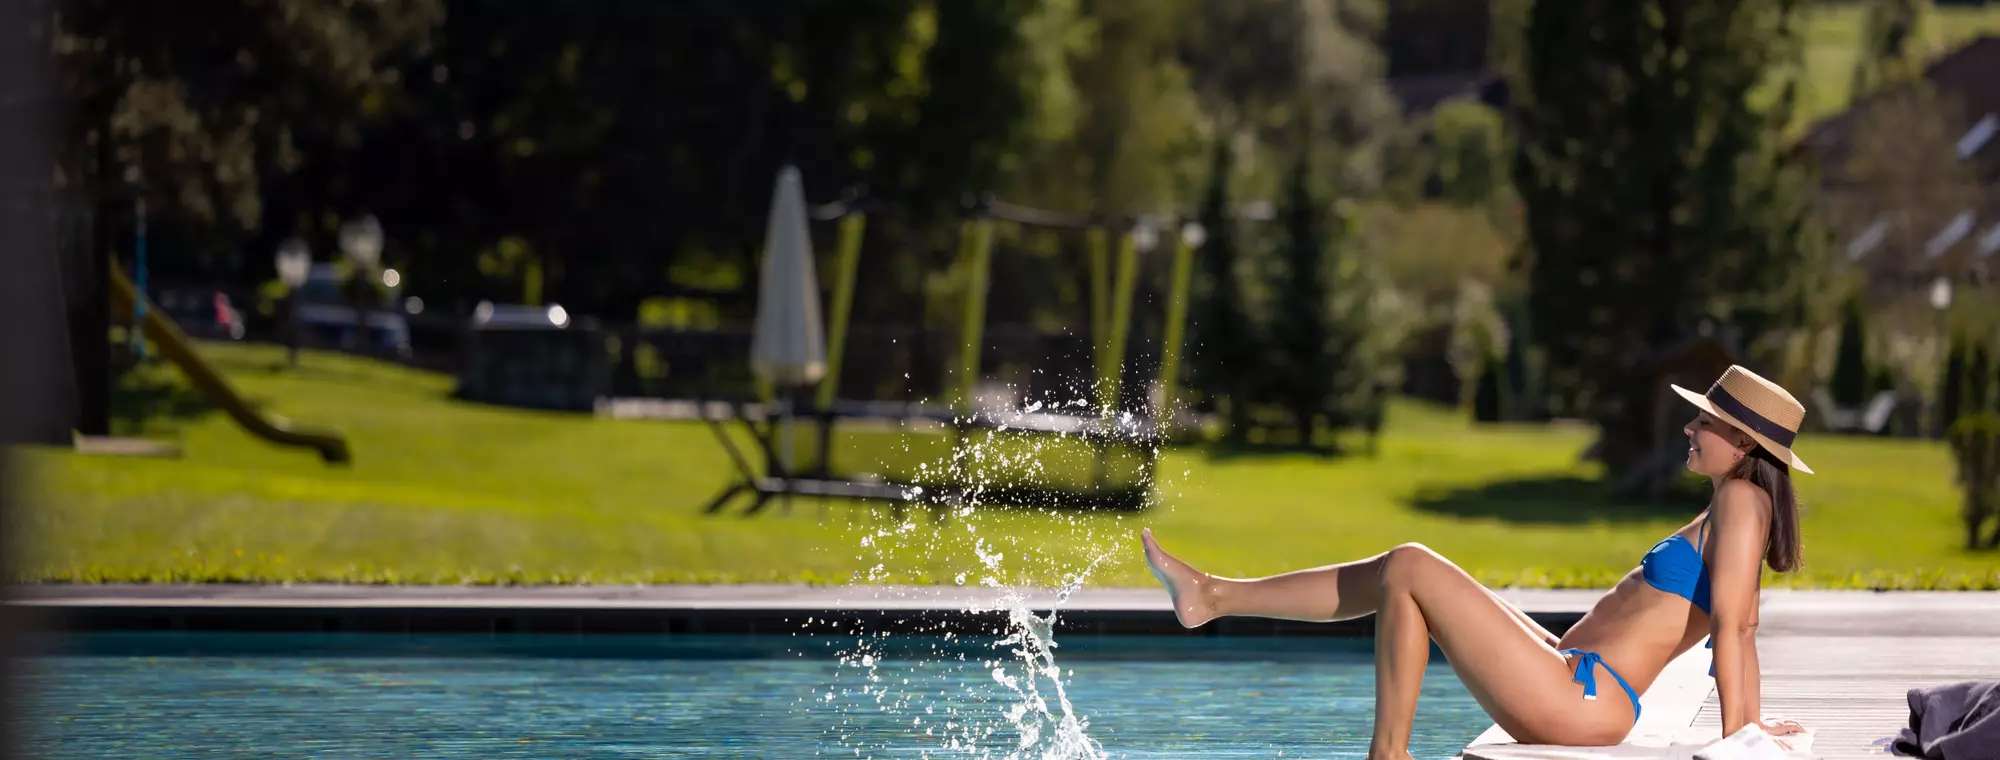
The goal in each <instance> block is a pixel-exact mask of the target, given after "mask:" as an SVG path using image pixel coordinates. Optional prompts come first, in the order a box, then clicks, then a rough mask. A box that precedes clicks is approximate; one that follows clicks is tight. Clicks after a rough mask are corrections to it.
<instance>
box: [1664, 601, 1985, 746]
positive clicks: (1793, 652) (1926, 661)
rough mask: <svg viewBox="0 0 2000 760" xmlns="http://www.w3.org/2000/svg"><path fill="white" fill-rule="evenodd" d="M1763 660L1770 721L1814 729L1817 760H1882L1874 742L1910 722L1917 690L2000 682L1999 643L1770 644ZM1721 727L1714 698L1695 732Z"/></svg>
mask: <svg viewBox="0 0 2000 760" xmlns="http://www.w3.org/2000/svg"><path fill="white" fill-rule="evenodd" d="M1995 624H1996V625H2000V622H1996V623H1995ZM1909 625H1910V627H1911V628H1912V629H1914V630H1921V629H1922V628H1923V624H1922V622H1921V620H1912V621H1910V623H1909ZM1757 659H1758V663H1759V665H1760V666H1761V667H1762V671H1763V679H1764V688H1763V694H1762V700H1763V703H1762V706H1763V708H1764V710H1763V711H1764V713H1765V714H1767V715H1782V716H1784V717H1787V718H1791V719H1793V720H1797V721H1799V722H1800V723H1803V724H1805V725H1806V726H1808V727H1810V728H1812V729H1813V730H1814V733H1815V734H1816V736H1815V738H1814V742H1813V750H1814V753H1815V754H1816V755H1818V756H1820V757H1823V758H1827V759H1828V760H1848V759H1850V758H1881V757H1883V756H1884V755H1883V753H1882V750H1881V749H1880V748H1879V747H1877V746H1875V745H1874V742H1876V741H1878V740H1881V739H1885V738H1891V737H1894V736H1895V735H1896V734H1897V732H1898V731H1900V730H1901V729H1902V728H1903V726H1904V725H1906V724H1907V723H1908V722H1909V719H1910V708H1909V701H1908V699H1907V697H1906V696H1905V695H1906V694H1907V693H1908V692H1909V690H1910V689H1913V688H1918V687H1924V686H1936V685H1939V684H1946V683H1953V682H1957V681H1970V680H1980V679H1990V678H1994V677H1996V676H2000V636H1994V637H1973V636H1764V637H1760V638H1759V641H1758V646H1757ZM1721 720H1722V712H1721V702H1720V697H1719V695H1718V694H1716V693H1715V692H1714V691H1713V690H1710V693H1709V695H1708V697H1707V699H1705V700H1703V702H1702V709H1701V712H1700V714H1699V715H1697V716H1696V717H1695V726H1696V727H1697V728H1699V729H1702V730H1705V731H1709V732H1711V733H1713V732H1717V731H1719V730H1720V727H1721Z"/></svg>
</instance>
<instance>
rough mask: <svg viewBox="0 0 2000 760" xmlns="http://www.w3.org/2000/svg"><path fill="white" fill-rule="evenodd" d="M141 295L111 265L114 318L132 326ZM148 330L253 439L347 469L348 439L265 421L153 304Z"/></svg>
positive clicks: (271, 418) (155, 342)
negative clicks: (304, 451) (313, 454)
mask: <svg viewBox="0 0 2000 760" xmlns="http://www.w3.org/2000/svg"><path fill="white" fill-rule="evenodd" d="M138 291H139V289H138V288H136V287H133V286H132V281H131V280H128V279H126V278H125V272H124V271H123V270H121V269H119V268H118V265H117V264H116V263H113V264H112V265H111V314H112V318H113V319H116V320H122V321H125V322H129V321H131V319H132V302H133V300H134V299H136V298H139V297H140V296H139V292H138ZM144 330H145V334H146V339H147V340H149V341H151V342H152V344H153V347H154V348H155V349H157V350H158V351H159V352H160V356H162V357H165V358H166V359H167V361H170V362H173V363H174V366H177V367H180V370H181V373H182V374H185V375H187V378H188V381H189V382H192V383H194V387H195V389H196V390H198V391H201V393H202V395H204V396H207V397H208V400H209V401H212V402H214V403H215V405H216V406H220V407H222V409H223V411H226V412H228V413H229V416H230V417H231V418H232V419H235V420H236V424H238V425H242V426H243V429H244V430H246V431H249V433H250V434H251V435H254V436H257V437H258V438H262V439H264V440H266V441H270V442H272V443H275V444H278V445H280V446H303V447H306V448H310V449H314V450H316V451H318V452H319V457H320V459H323V460H326V462H327V463H328V464H347V463H348V462H349V461H351V459H350V455H349V453H348V450H347V439H346V438H344V437H341V435H340V434H339V433H333V432H327V431H318V430H306V429H300V428H295V427H292V423H291V421H289V420H286V419H285V418H283V417H279V416H276V415H269V416H267V415H265V414H264V413H263V412H260V411H258V410H257V409H255V408H253V407H251V405H250V402H249V401H247V400H245V399H244V398H243V396H242V395H240V394H238V393H237V392H236V389H235V388H234V387H232V386H230V384H229V381H228V380H227V379H224V378H223V377H222V374H221V373H219V372H216V371H215V368H214V367H211V366H209V364H208V362H207V361H204V360H203V359H202V358H201V355H199V354H196V353H195V351H194V346H192V345H190V344H189V343H188V338H187V335H186V334H184V333H182V332H181V329H180V327H178V326H176V325H175V324H174V322H173V320H172V319H169V318H168V317H167V315H166V314H165V313H163V312H161V311H160V310H159V309H158V308H155V307H154V306H153V304H151V303H148V304H146V324H145V325H144Z"/></svg>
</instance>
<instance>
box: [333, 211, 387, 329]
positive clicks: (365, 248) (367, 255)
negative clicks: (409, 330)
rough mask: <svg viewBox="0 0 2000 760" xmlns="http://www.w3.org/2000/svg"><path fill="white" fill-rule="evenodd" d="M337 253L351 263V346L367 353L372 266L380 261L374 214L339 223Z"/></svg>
mask: <svg viewBox="0 0 2000 760" xmlns="http://www.w3.org/2000/svg"><path fill="white" fill-rule="evenodd" d="M340 252H341V255H343V256H346V257H347V261H348V263H351V264H353V265H354V277H353V281H352V282H350V283H349V286H350V287H352V288H353V289H354V346H355V348H356V349H357V350H359V351H360V352H361V353H367V352H368V312H369V310H370V307H371V306H372V305H373V304H372V303H371V302H372V301H373V296H374V295H375V292H376V291H375V280H376V277H377V274H376V272H375V268H376V266H377V265H379V264H380V263H381V261H382V223H381V222H378V221H376V220H375V215H374V214H363V215H362V216H361V218H359V219H355V220H353V221H350V222H348V223H346V224H343V225H340Z"/></svg>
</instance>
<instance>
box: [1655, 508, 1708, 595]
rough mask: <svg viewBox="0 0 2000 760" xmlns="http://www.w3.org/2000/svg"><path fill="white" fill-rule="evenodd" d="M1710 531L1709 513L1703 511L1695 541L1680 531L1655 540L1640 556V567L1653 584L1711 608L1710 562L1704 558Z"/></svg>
mask: <svg viewBox="0 0 2000 760" xmlns="http://www.w3.org/2000/svg"><path fill="white" fill-rule="evenodd" d="M1707 533H1708V516H1707V515H1702V518H1701V527H1700V528H1697V529H1696V530H1695V542H1694V543H1689V542H1688V540H1687V538H1686V537H1685V536H1682V535H1681V534H1679V533H1675V534H1674V535H1671V536H1668V537H1667V538H1666V540H1664V541H1661V542H1659V543H1657V544H1653V548H1652V550H1651V551H1648V552H1646V556H1645V557H1643V558H1641V559H1640V560H1639V571H1640V573H1641V574H1643V575H1645V576H1646V582H1647V583H1649V584H1651V585H1652V586H1653V588H1656V589H1659V590H1661V591H1665V592H1667V593H1669V594H1673V595H1674V596H1678V597H1681V598H1683V599H1686V600H1688V601H1690V602H1693V603H1694V606H1696V607H1699V608H1701V611H1702V612H1709V608H1708V565H1707V564H1705V563H1703V562H1702V561H1701V543H1700V542H1701V541H1702V539H1703V537H1704V536H1706V535H1707Z"/></svg>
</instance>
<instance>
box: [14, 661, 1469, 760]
mask: <svg viewBox="0 0 2000 760" xmlns="http://www.w3.org/2000/svg"><path fill="white" fill-rule="evenodd" d="M857 642H861V643H865V644H866V646H865V647H864V649H863V650H860V651H858V650H857V649H856V644H857ZM53 646H54V647H55V648H53V649H49V650H47V653H46V654H44V655H43V656H40V657H37V658H34V659H33V660H31V661H30V662H29V663H28V672H26V673H24V674H23V675H24V676H25V680H26V685H27V686H28V687H29V691H28V693H27V695H26V696H27V699H26V702H27V704H26V705H25V707H26V717H27V719H28V720H27V725H26V726H25V728H26V734H27V735H26V739H27V741H28V749H29V750H30V753H31V754H33V755H35V756H42V757H74V758H97V757H168V756H182V755H189V754H194V753H200V754H201V755H202V756H204V757H244V758H249V757H257V758H264V757H271V756H274V755H276V756H308V755H310V756H318V757H459V758H481V759H482V760H484V759H489V758H526V757H568V758H613V757H618V758H624V757H667V758H683V757H760V758H804V757H817V756H825V757H994V758H1000V757H1009V756H1014V755H1012V754H1010V753H1017V752H1019V751H1020V749H1019V747H1020V744H1021V739H1022V735H1023V733H1024V731H1023V728H1022V727H1023V726H1027V725H1029V724H1035V723H1036V719H1035V716H1034V713H1035V712H1036V710H1035V709H1034V708H1033V707H1032V704H1033V703H1032V702H1031V701H1030V700H1027V699H1024V698H1023V697H1022V696H1021V694H1020V693H1017V692H1016V691H1015V690H1014V689H1013V688H1010V687H1009V686H1008V685H1006V684H1005V683H1004V680H1005V679H1007V678H1011V679H1014V681H1015V683H1016V685H1017V686H1018V685H1020V684H1021V682H1022V681H1024V680H1028V679H1027V678H1026V677H1027V675H1028V668H1027V667H1026V666H1025V665H1024V663H1023V662H1022V661H1021V660H1019V659H1017V658H1015V657H1014V656H1013V655H1011V654H1010V653H1009V652H1008V650H1007V649H1006V648H1005V647H1001V648H995V647H994V642H993V641H991V640H985V641H978V640H971V639H963V638H961V639H944V638H942V637H923V636H893V637H864V639H860V640H857V639H856V638H855V637H851V636H848V637H842V636H830V635H829V636H817V635H814V636H807V635H800V636H770V635H764V636H671V637H668V636H662V637H641V636H534V635H502V636H463V637H455V636H393V635H380V634H375V635H370V634H222V633H164V632H162V633H119V634H84V635H79V636H71V637H66V638H65V639H63V640H61V641H60V642H56V643H54V645H53ZM1056 661H1057V664H1058V665H1059V666H1060V668H1061V670H1062V672H1061V678H1060V683H1061V686H1062V688H1063V693H1064V694H1065V695H1066V696H1067V698H1068V700H1069V702H1070V703H1071V704H1072V705H1073V706H1074V712H1075V714H1076V715H1077V716H1079V717H1080V718H1082V719H1083V720H1084V721H1087V725H1086V727H1085V729H1084V730H1085V731H1086V732H1087V734H1088V736H1089V738H1090V739H1091V740H1092V741H1094V742H1095V743H1096V745H1098V746H1100V747H1101V748H1102V751H1103V756H1107V757H1125V758H1166V757H1172V758H1218V757H1260V758H1262V757H1334V758H1340V757H1356V758H1358V757H1361V756H1362V755H1363V753H1364V752H1365V751H1366V749H1367V746H1368V731H1369V726H1370V711H1371V710H1372V704H1373V688H1374V686H1373V680H1374V670H1373V662H1372V660H1371V659H1370V655H1369V642H1368V641H1366V640H1347V639H1325V638H1313V639H1283V638H1193V637H1171V638H1167V637H1131V638H1126V637H1082V636H1078V637H1073V639H1065V640H1063V641H1061V642H1059V645H1058V648H1057V650H1056ZM996 670H997V671H1001V672H1000V673H999V676H1001V677H996V674H995V671H996ZM1052 686H1053V682H1050V681H1043V682H1042V686H1041V688H1040V689H1039V690H1037V691H1036V693H1038V694H1039V696H1040V697H1041V700H1040V701H1041V703H1043V704H1046V705H1048V707H1049V709H1050V710H1051V712H1052V713H1054V714H1056V715H1060V705H1059V704H1058V703H1059V699H1058V698H1057V696H1056V694H1055V693H1054V690H1053V688H1052ZM1024 715H1025V717H1024ZM1489 722H1490V721H1489V720H1488V719H1487V718H1486V716H1485V714H1484V713H1482V712H1481V711H1480V710H1479V707H1478V705H1477V704H1476V703H1474V702H1473V700H1472V698H1471V696H1470V695H1469V694H1467V693H1466V691H1465V689H1464V687H1463V686H1462V685H1461V684H1460V683H1459V682H1458V681H1457V679H1456V678H1455V677H1454V676H1453V675H1452V673H1451V670H1450V668H1449V667H1448V666H1446V665H1445V664H1444V662H1443V660H1442V659H1441V658H1439V657H1436V656H1435V653H1434V654H1433V659H1432V665H1431V670H1430V672H1429V674H1428V675H1427V677H1426V679H1425V687H1424V691H1423V696H1422V697H1421V699H1420V701H1419V705H1418V716H1417V731H1416V736H1415V737H1414V741H1413V746H1412V750H1413V752H1414V753H1415V754H1416V755H1417V757H1420V758H1440V757H1449V756H1451V755H1453V754H1456V753H1457V752H1458V750H1460V749H1461V748H1463V747H1464V746H1465V744H1466V743H1467V742H1469V741H1470V740H1471V739H1472V738H1473V737H1474V736H1476V735H1477V734H1478V733H1479V732H1480V731H1481V730H1483V729H1484V728H1485V727H1486V726H1487V725H1488V724H1489ZM1030 730H1035V731H1039V732H1041V733H1042V736H1043V738H1046V735H1047V732H1048V731H1049V730H1050V728H1049V727H1048V725H1047V722H1046V721H1044V722H1043V723H1042V724H1038V726H1037V727H1035V728H1031V729H1030ZM1020 756H1025V757H1042V756H1043V755H1042V754H1041V753H1040V752H1039V751H1037V752H1029V753H1023V754H1021V755H1020Z"/></svg>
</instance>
